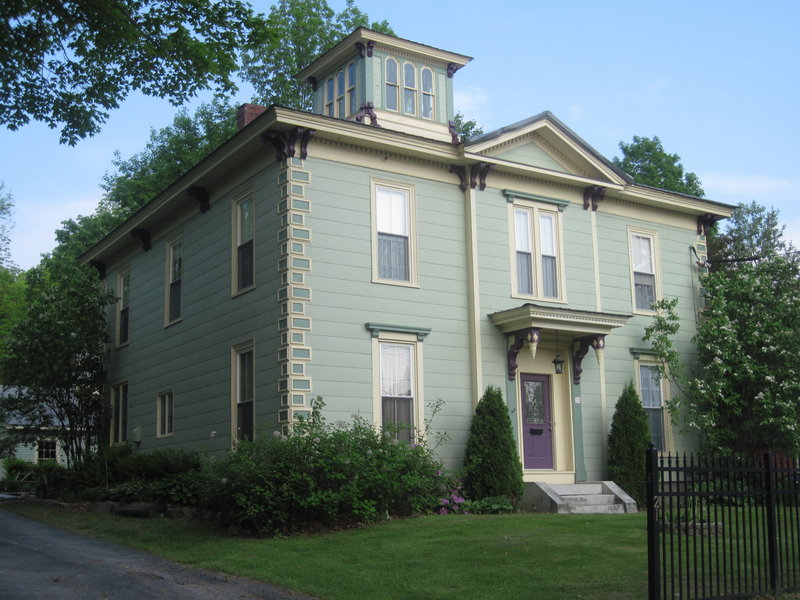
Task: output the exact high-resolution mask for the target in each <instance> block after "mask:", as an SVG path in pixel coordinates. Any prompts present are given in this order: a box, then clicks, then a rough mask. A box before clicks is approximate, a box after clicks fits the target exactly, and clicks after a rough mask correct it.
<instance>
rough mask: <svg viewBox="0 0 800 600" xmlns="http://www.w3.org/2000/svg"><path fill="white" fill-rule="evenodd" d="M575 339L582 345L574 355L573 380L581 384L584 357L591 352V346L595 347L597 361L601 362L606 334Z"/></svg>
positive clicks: (576, 383)
mask: <svg viewBox="0 0 800 600" xmlns="http://www.w3.org/2000/svg"><path fill="white" fill-rule="evenodd" d="M575 341H576V342H579V343H580V346H579V347H578V350H577V351H576V352H575V355H574V356H573V357H572V382H573V383H574V384H575V385H580V383H581V373H583V357H584V356H586V353H587V352H589V348H594V352H595V355H596V356H597V361H598V362H600V357H601V355H602V353H603V349H604V348H605V347H606V336H605V335H604V334H601V333H598V334H595V335H586V336H584V337H581V338H577V339H576V340H575Z"/></svg>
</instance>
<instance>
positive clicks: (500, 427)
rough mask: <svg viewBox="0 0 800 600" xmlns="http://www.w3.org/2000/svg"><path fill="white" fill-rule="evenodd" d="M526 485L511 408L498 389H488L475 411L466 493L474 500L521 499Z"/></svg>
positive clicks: (492, 387)
mask: <svg viewBox="0 0 800 600" xmlns="http://www.w3.org/2000/svg"><path fill="white" fill-rule="evenodd" d="M524 490H525V484H524V483H523V481H522V465H521V464H520V460H519V455H518V454H517V447H516V444H515V443H514V435H513V433H512V431H511V419H510V418H509V416H508V407H507V406H506V403H505V402H504V401H503V393H502V392H501V391H500V389H499V388H497V387H494V386H489V387H488V388H486V392H484V394H483V397H482V398H481V400H480V402H478V406H477V407H476V408H475V414H474V415H473V417H472V424H471V426H470V430H469V438H468V439H467V448H466V452H465V456H464V491H465V492H466V494H467V496H469V498H471V499H472V500H480V499H482V498H487V497H491V496H507V497H508V498H510V499H511V501H512V502H513V503H515V504H516V503H518V502H519V500H521V499H522V494H523V492H524Z"/></svg>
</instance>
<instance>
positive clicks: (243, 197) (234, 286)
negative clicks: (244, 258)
mask: <svg viewBox="0 0 800 600" xmlns="http://www.w3.org/2000/svg"><path fill="white" fill-rule="evenodd" d="M246 201H252V212H253V214H252V216H251V219H252V226H253V232H252V242H253V250H252V259H251V260H252V268H253V273H252V279H253V281H252V283H251V284H250V285H246V286H243V287H242V288H241V289H239V286H238V283H239V260H238V255H239V246H240V245H241V244H240V243H239V241H240V227H239V207H240V205H241V204H242V203H244V202H246ZM256 216H257V211H256V198H255V192H254V191H253V189H252V188H250V189H248V190H246V191H244V192H242V193H240V194H237V195H236V196H234V197H232V198H231V296H238V295H239V294H243V293H244V292H247V291H250V290H251V289H253V288H254V287H255V286H256V276H255V271H256V268H255V265H256V234H257V231H258V227H256Z"/></svg>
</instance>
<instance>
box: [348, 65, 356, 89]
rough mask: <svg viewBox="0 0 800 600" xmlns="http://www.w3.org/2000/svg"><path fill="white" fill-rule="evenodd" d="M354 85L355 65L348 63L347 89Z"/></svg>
mask: <svg viewBox="0 0 800 600" xmlns="http://www.w3.org/2000/svg"><path fill="white" fill-rule="evenodd" d="M355 84H356V64H355V63H350V65H349V66H348V67H347V87H353V86H354V85H355Z"/></svg>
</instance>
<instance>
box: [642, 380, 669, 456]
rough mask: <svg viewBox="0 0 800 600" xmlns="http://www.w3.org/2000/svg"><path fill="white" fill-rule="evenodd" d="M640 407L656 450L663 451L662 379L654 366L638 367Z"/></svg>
mask: <svg viewBox="0 0 800 600" xmlns="http://www.w3.org/2000/svg"><path fill="white" fill-rule="evenodd" d="M639 387H640V390H641V398H642V406H644V411H645V413H646V414H647V418H648V421H649V422H650V435H651V438H652V440H653V444H654V445H655V447H656V449H657V450H661V451H663V450H664V449H665V447H666V446H665V443H664V404H663V394H662V378H661V373H659V371H658V367H656V366H655V365H639Z"/></svg>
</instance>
